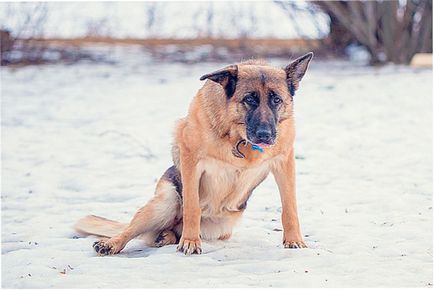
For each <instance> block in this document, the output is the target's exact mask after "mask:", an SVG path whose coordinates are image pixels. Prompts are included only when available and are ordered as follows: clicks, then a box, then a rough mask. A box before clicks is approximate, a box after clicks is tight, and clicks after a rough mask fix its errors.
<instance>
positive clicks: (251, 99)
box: [243, 94, 258, 106]
mask: <svg viewBox="0 0 434 290" xmlns="http://www.w3.org/2000/svg"><path fill="white" fill-rule="evenodd" d="M243 102H244V103H246V104H247V105H250V106H256V105H257V104H258V101H257V98H256V97H255V95H254V94H249V95H247V96H246V97H245V98H244V99H243Z"/></svg>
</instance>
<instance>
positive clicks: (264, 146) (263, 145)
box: [256, 143, 270, 149]
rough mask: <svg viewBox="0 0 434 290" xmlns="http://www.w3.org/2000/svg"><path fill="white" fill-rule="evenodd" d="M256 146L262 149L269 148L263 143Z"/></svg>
mask: <svg viewBox="0 0 434 290" xmlns="http://www.w3.org/2000/svg"><path fill="white" fill-rule="evenodd" d="M256 145H257V146H259V147H261V148H262V149H264V148H267V147H270V145H268V144H265V143H259V144H256Z"/></svg>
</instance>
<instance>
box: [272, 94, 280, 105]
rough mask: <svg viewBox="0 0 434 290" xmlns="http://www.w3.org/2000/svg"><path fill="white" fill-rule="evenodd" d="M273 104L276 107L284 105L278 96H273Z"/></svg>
mask: <svg viewBox="0 0 434 290" xmlns="http://www.w3.org/2000/svg"><path fill="white" fill-rule="evenodd" d="M272 102H273V104H275V105H279V104H280V103H282V99H281V98H280V97H278V96H273V98H272Z"/></svg>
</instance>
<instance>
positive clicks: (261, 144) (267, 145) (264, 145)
mask: <svg viewBox="0 0 434 290" xmlns="http://www.w3.org/2000/svg"><path fill="white" fill-rule="evenodd" d="M247 142H248V143H250V144H252V145H255V146H258V147H260V148H262V149H266V148H270V147H272V146H273V145H274V144H275V139H274V138H273V139H271V140H269V141H268V142H255V141H252V140H250V139H249V138H247Z"/></svg>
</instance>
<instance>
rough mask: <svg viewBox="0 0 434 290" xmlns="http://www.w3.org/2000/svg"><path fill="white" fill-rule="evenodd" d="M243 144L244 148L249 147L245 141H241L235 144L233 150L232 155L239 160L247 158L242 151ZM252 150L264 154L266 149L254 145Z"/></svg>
mask: <svg viewBox="0 0 434 290" xmlns="http://www.w3.org/2000/svg"><path fill="white" fill-rule="evenodd" d="M241 144H243V145H244V146H246V145H247V141H246V140H245V139H241V140H240V141H238V142H237V144H235V146H234V147H233V148H232V154H233V155H234V156H235V157H237V158H246V155H244V154H243V152H241V151H240V145H241ZM251 149H252V150H257V151H259V152H261V153H263V152H264V149H262V148H261V147H259V146H258V145H255V144H252V148H251Z"/></svg>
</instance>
